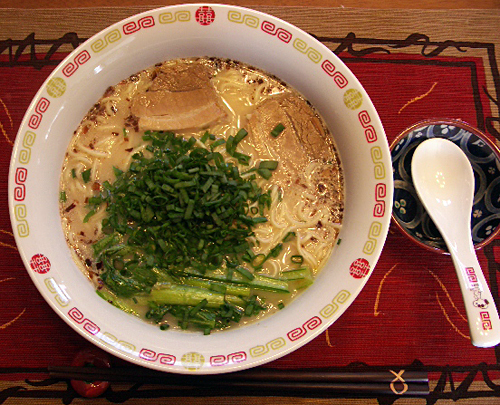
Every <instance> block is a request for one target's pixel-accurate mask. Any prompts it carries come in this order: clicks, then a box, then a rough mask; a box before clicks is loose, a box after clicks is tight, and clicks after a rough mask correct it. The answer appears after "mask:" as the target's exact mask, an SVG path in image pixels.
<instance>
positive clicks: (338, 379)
mask: <svg viewBox="0 0 500 405" xmlns="http://www.w3.org/2000/svg"><path fill="white" fill-rule="evenodd" d="M48 370H49V375H50V377H51V378H55V379H72V380H85V381H110V382H133V383H143V384H161V385H165V386H169V387H172V388H180V387H182V388H192V389H195V388H199V387H204V388H210V387H212V386H216V387H217V388H218V389H221V388H232V389H239V390H243V391H242V392H241V393H244V392H247V391H251V392H256V391H258V392H261V393H262V394H267V395H269V393H270V392H291V393H296V392H312V391H314V392H315V393H316V394H318V393H351V394H353V393H354V394H359V395H377V394H379V395H405V396H422V395H427V394H428V393H429V380H428V375H427V372H425V371H422V370H404V371H403V370H400V369H395V370H392V371H391V370H358V371H336V370H276V369H250V370H245V371H240V372H234V373H227V374H218V375H181V374H172V373H165V372H160V371H155V370H150V369H146V368H142V367H114V368H96V367H49V369H48ZM245 390H246V391H245Z"/></svg>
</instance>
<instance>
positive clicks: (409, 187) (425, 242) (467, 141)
mask: <svg viewBox="0 0 500 405" xmlns="http://www.w3.org/2000/svg"><path fill="white" fill-rule="evenodd" d="M429 138H446V139H449V140H450V141H453V142H454V143H455V144H456V145H458V146H459V147H460V148H461V149H462V150H463V151H464V153H465V154H466V155H467V157H468V158H469V161H470V162H471V165H472V168H473V170H474V180H475V194H474V205H473V207H472V213H471V228H472V240H473V242H474V247H475V248H476V249H479V248H481V247H483V246H485V245H486V244H488V243H489V242H490V241H492V240H493V239H494V238H495V236H496V235H497V234H498V233H499V232H500V226H499V224H500V150H499V149H498V147H497V146H496V145H495V144H494V143H493V142H492V141H490V140H489V139H488V138H487V137H486V136H485V135H484V134H483V133H481V132H480V131H479V130H477V129H475V128H473V127H471V126H470V125H468V124H466V123H464V122H462V121H457V120H433V121H423V122H419V123H417V124H415V125H413V126H411V127H410V128H408V129H406V130H405V131H403V132H402V133H401V134H400V135H399V136H398V137H397V138H396V139H395V140H394V142H393V143H392V144H391V156H392V166H393V174H394V205H393V210H392V218H393V220H394V222H395V223H396V225H397V226H398V227H399V228H400V229H401V231H402V232H403V233H404V234H406V235H407V236H408V237H409V238H410V239H412V240H413V241H415V242H417V243H418V244H419V245H421V246H423V247H425V248H427V249H429V250H433V251H436V252H439V253H445V254H448V249H447V247H446V244H445V242H444V240H443V239H442V237H441V235H440V233H439V231H438V230H437V228H436V226H435V225H434V223H433V222H432V220H431V219H430V217H429V215H428V214H427V212H426V211H425V209H424V207H423V205H422V203H421V202H420V200H419V199H418V196H417V192H416V190H415V188H414V186H413V181H412V177H411V159H412V157H413V153H414V152H415V149H416V148H417V146H418V145H419V144H420V143H422V142H423V141H424V140H426V139H429Z"/></svg>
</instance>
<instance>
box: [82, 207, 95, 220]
mask: <svg viewBox="0 0 500 405" xmlns="http://www.w3.org/2000/svg"><path fill="white" fill-rule="evenodd" d="M93 215H95V211H94V210H92V211H89V212H88V213H87V215H85V217H84V218H83V223H87V222H89V219H90V218H91V217H92V216H93Z"/></svg>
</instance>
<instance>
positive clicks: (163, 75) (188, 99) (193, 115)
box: [130, 61, 226, 131]
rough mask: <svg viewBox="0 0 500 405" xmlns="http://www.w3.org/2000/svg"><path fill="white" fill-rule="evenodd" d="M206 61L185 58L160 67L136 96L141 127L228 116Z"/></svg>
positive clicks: (204, 122)
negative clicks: (145, 88) (151, 81)
mask: <svg viewBox="0 0 500 405" xmlns="http://www.w3.org/2000/svg"><path fill="white" fill-rule="evenodd" d="M213 74H214V72H213V70H212V69H211V68H210V67H208V66H207V65H205V64H203V63H197V62H188V61H181V62H177V63H175V64H167V65H163V66H161V67H159V69H158V71H157V73H156V77H155V79H154V80H153V83H152V84H151V86H150V88H149V89H148V90H147V91H145V92H143V93H139V94H137V95H136V96H134V98H133V99H132V103H131V107H130V110H131V113H132V115H134V116H136V117H137V118H138V123H139V129H140V130H141V131H146V130H153V131H176V130H183V129H196V128H205V127H208V126H210V125H212V124H214V123H216V122H217V121H219V120H221V119H223V118H225V117H226V112H225V111H224V109H223V108H222V102H221V101H220V98H219V96H218V95H217V92H216V91H215V88H214V86H213V84H212V82H211V81H210V79H211V77H212V76H213Z"/></svg>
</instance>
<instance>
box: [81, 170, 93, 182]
mask: <svg viewBox="0 0 500 405" xmlns="http://www.w3.org/2000/svg"><path fill="white" fill-rule="evenodd" d="M91 170H92V169H87V170H85V171H83V172H82V179H83V182H84V183H88V182H89V181H90V171H91Z"/></svg>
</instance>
